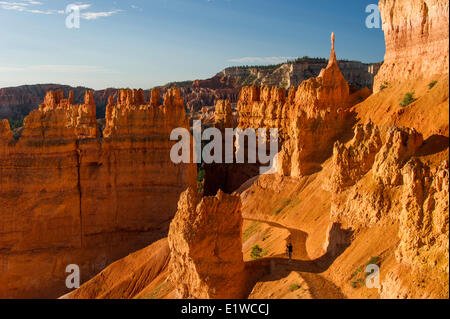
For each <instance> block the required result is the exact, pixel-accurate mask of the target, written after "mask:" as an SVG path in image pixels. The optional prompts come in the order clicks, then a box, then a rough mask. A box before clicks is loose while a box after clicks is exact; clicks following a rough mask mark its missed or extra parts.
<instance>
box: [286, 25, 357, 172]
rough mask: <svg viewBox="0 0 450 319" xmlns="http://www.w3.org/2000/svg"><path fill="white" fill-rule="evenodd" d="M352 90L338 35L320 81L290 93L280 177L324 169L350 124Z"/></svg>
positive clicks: (306, 82)
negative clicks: (339, 59) (343, 68)
mask: <svg viewBox="0 0 450 319" xmlns="http://www.w3.org/2000/svg"><path fill="white" fill-rule="evenodd" d="M349 94H350V92H349V86H348V83H347V81H346V80H345V78H344V76H343V75H342V73H341V71H340V70H339V67H338V65H337V60H336V53H335V51H334V34H333V35H332V49H331V56H330V62H329V64H328V66H327V67H326V68H325V69H323V70H322V71H321V72H320V75H319V77H317V78H312V79H309V80H306V81H304V82H303V83H302V84H301V85H300V86H299V87H298V89H297V90H296V92H295V95H294V93H293V92H290V93H289V97H288V101H289V102H292V103H293V105H292V106H288V107H287V108H288V110H287V113H288V114H287V118H288V119H289V123H290V125H287V127H288V130H287V136H289V140H288V141H287V142H286V143H285V144H284V145H283V150H282V151H281V153H280V154H279V157H278V161H279V163H278V165H279V170H278V171H279V173H280V174H282V175H288V176H302V175H308V174H311V173H313V172H315V171H317V170H318V169H320V163H321V162H322V161H323V160H325V159H326V158H327V157H328V156H329V155H330V153H331V151H332V147H333V144H334V142H335V141H336V140H337V139H338V137H339V136H340V134H342V132H343V130H344V128H345V126H346V125H347V124H349V122H348V119H349V115H350V113H349V111H348V106H349Z"/></svg>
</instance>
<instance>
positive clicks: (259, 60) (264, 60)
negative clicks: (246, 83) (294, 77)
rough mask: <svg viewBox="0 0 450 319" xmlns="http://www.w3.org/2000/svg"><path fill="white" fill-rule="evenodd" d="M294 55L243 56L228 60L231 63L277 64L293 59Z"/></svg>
mask: <svg viewBox="0 0 450 319" xmlns="http://www.w3.org/2000/svg"><path fill="white" fill-rule="evenodd" d="M293 59H295V57H285V56H272V57H243V58H236V59H230V60H228V62H232V63H254V64H279V63H284V62H286V61H288V60H293Z"/></svg>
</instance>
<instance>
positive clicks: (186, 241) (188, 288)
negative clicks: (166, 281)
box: [169, 188, 248, 299]
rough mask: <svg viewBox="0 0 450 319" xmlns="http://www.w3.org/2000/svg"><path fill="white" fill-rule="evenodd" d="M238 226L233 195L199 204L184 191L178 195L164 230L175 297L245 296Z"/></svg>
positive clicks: (190, 191) (239, 220)
mask: <svg viewBox="0 0 450 319" xmlns="http://www.w3.org/2000/svg"><path fill="white" fill-rule="evenodd" d="M242 223H243V219H242V215H241V199H240V196H239V195H237V194H234V195H227V194H225V193H223V192H221V191H219V193H218V194H217V196H215V197H204V198H203V199H201V200H200V198H199V197H198V194H197V192H195V191H194V190H193V189H191V188H190V189H188V190H187V191H186V192H184V193H183V194H182V195H181V198H180V201H179V203H178V212H177V214H176V215H175V218H174V219H173V221H172V223H171V225H170V231H169V246H170V250H171V260H170V265H169V272H170V280H171V281H172V283H173V284H174V285H175V287H176V291H177V293H178V296H179V297H180V298H196V299H198V298H200V299H235V298H237V299H239V298H244V297H246V287H245V286H246V283H245V280H244V279H245V274H244V269H245V266H244V258H243V255H242V239H241V235H242ZM247 293H248V292H247Z"/></svg>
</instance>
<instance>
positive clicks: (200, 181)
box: [197, 166, 205, 194]
mask: <svg viewBox="0 0 450 319" xmlns="http://www.w3.org/2000/svg"><path fill="white" fill-rule="evenodd" d="M204 186H205V169H204V168H203V167H201V166H199V168H198V170H197V190H198V193H199V194H202V193H203V190H204Z"/></svg>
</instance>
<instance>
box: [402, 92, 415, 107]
mask: <svg viewBox="0 0 450 319" xmlns="http://www.w3.org/2000/svg"><path fill="white" fill-rule="evenodd" d="M414 94H415V93H414V92H408V93H406V94H405V96H404V97H403V100H402V103H400V106H401V107H406V106H408V105H410V104H411V103H412V102H414V101H415V100H416V99H415V98H414Z"/></svg>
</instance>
